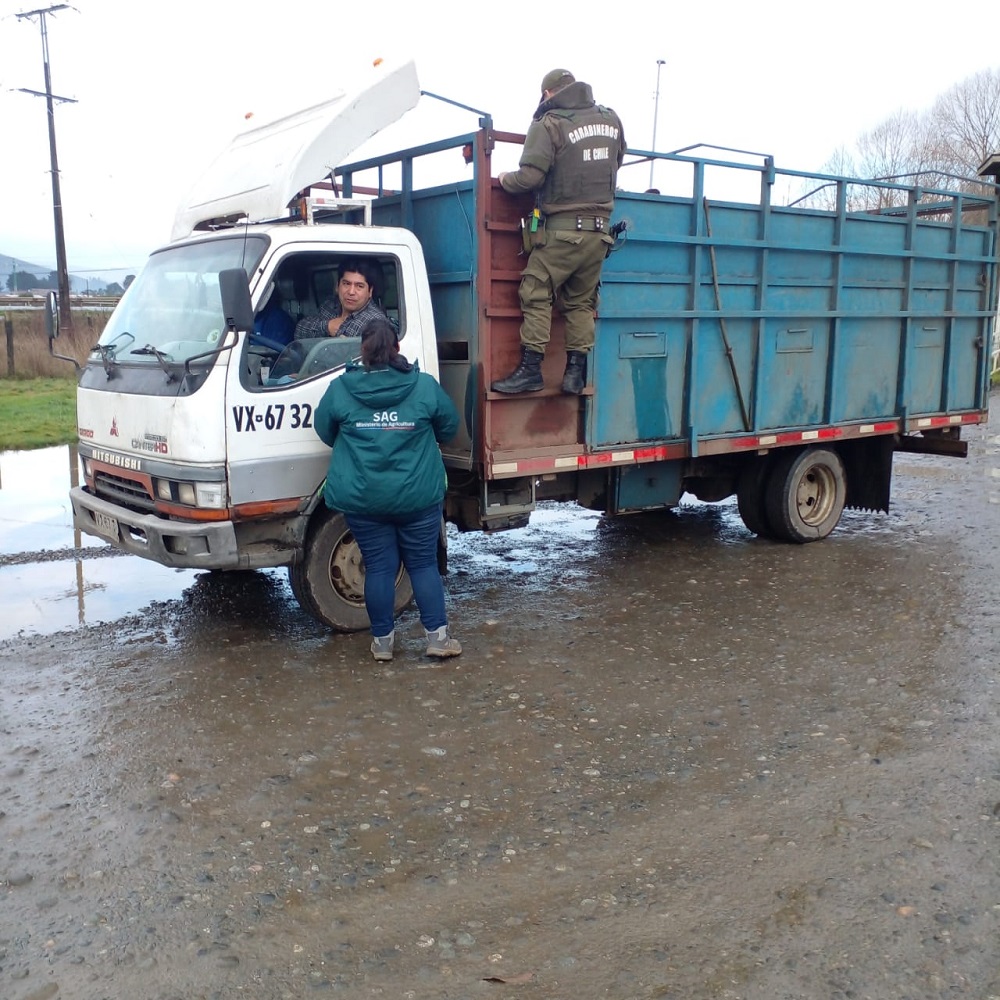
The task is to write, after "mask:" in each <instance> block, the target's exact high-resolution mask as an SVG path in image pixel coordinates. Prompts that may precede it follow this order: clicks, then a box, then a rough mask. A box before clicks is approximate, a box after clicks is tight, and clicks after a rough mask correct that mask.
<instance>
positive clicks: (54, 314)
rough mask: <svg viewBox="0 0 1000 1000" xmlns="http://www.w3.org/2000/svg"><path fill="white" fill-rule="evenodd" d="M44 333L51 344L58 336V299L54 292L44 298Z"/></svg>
mask: <svg viewBox="0 0 1000 1000" xmlns="http://www.w3.org/2000/svg"><path fill="white" fill-rule="evenodd" d="M45 332H46V333H47V334H48V336H49V342H50V349H51V342H52V341H53V340H55V339H56V337H58V336H59V299H58V297H57V296H56V293H55V292H49V293H48V295H46V296H45Z"/></svg>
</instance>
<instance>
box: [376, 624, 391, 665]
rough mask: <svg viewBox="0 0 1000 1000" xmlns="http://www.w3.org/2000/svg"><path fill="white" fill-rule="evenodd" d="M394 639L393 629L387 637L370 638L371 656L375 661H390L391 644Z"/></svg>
mask: <svg viewBox="0 0 1000 1000" xmlns="http://www.w3.org/2000/svg"><path fill="white" fill-rule="evenodd" d="M395 638H396V630H395V629H393V630H392V631H391V632H390V633H389V634H388V635H375V636H372V656H374V657H375V659H376V660H391V659H392V644H393V640H394V639H395Z"/></svg>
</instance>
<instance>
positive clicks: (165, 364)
mask: <svg viewBox="0 0 1000 1000" xmlns="http://www.w3.org/2000/svg"><path fill="white" fill-rule="evenodd" d="M129 354H152V355H153V356H154V357H155V358H156V360H157V362H158V363H159V365H160V367H161V368H162V369H163V371H164V372H165V373H166V376H167V381H168V382H173V380H174V379H175V378H177V375H176V374H175V373H174V371H173V369H172V368H171V367H170V363H171V361H172V360H173V359H172V358H171V357H170V356H169V355H167V354H164V353H163V352H162V351H158V350H157V349H156V348H155V347H153V345H152V344H147V345H146V346H145V347H137V348H136V349H135V350H134V351H129Z"/></svg>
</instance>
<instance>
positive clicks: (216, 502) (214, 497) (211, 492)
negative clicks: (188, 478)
mask: <svg viewBox="0 0 1000 1000" xmlns="http://www.w3.org/2000/svg"><path fill="white" fill-rule="evenodd" d="M195 497H196V502H197V505H198V506H199V507H213V508H215V509H221V508H222V507H225V506H226V487H225V484H224V483H196V484H195Z"/></svg>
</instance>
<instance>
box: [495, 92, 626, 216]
mask: <svg viewBox="0 0 1000 1000" xmlns="http://www.w3.org/2000/svg"><path fill="white" fill-rule="evenodd" d="M624 156H625V133H624V130H623V129H622V123H621V119H620V118H619V117H618V115H616V114H615V112H614V111H612V110H611V109H610V108H605V107H602V106H601V105H599V104H595V103H594V97H593V94H592V92H591V89H590V84H587V83H582V82H580V81H577V82H576V83H571V84H570V85H569V86H568V87H564V88H563V89H562V90H560V91H558V92H557V93H555V94H553V95H552V97H550V98H549V99H548V100H547V101H543V102H542V103H541V104H540V105H539V106H538V109H537V110H536V111H535V116H534V118H533V119H532V122H531V124H530V125H529V126H528V132H527V134H526V135H525V137H524V148H523V149H522V150H521V160H520V167H519V169H518V170H516V171H513V172H512V173H508V174H504V177H503V182H502V183H503V188H504V190H505V191H509V192H511V193H512V194H521V193H524V192H526V191H537V192H538V196H537V198H538V206H539V208H540V209H541V210H542V212H543V213H544V214H546V215H551V214H553V213H556V212H578V213H580V214H586V215H601V216H604V217H605V218H607V217H609V216H610V214H611V210H612V208H614V202H615V187H616V185H617V182H618V168H619V167H620V166H621V164H622V159H623V158H624Z"/></svg>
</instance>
